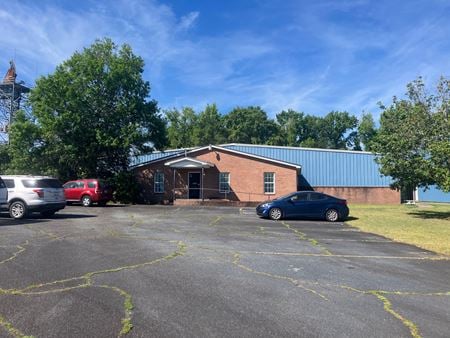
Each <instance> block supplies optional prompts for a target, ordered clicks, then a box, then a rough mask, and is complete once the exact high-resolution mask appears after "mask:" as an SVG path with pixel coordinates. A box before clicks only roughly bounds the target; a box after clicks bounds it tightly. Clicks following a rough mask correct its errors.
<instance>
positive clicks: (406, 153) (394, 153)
mask: <svg viewBox="0 0 450 338" xmlns="http://www.w3.org/2000/svg"><path fill="white" fill-rule="evenodd" d="M449 84H450V82H449V80H446V79H444V78H441V80H440V81H439V83H438V86H437V89H436V91H435V93H434V94H431V95H430V94H427V93H426V91H425V84H424V82H423V80H422V79H421V78H418V79H417V80H415V81H413V82H412V83H410V84H408V86H407V88H408V93H407V97H406V98H405V99H402V100H399V99H397V98H395V97H394V99H393V102H392V104H391V105H390V106H389V107H385V106H382V109H383V110H384V111H383V113H382V115H381V118H380V129H379V131H378V134H377V136H376V138H375V139H374V142H373V145H374V150H375V151H376V152H377V153H378V154H379V157H378V162H379V163H380V165H381V172H382V173H383V174H384V175H388V176H391V177H392V178H393V179H394V182H393V186H394V187H397V188H404V187H406V188H414V187H417V186H419V187H427V186H429V185H432V184H437V185H438V186H439V187H440V188H442V189H443V190H444V191H450V121H449V118H448V107H449V103H450V100H449V95H448V93H449V92H450V85H449Z"/></svg>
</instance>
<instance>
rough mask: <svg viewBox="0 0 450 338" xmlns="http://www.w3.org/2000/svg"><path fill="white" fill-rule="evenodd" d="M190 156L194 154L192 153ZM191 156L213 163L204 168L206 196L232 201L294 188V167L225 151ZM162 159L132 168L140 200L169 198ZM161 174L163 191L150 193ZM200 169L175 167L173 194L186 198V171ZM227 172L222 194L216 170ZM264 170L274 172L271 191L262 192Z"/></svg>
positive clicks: (169, 174) (169, 173) (170, 181)
mask: <svg viewBox="0 0 450 338" xmlns="http://www.w3.org/2000/svg"><path fill="white" fill-rule="evenodd" d="M193 157H194V156H193ZM195 158H197V159H198V160H201V161H205V162H210V163H213V164H214V167H212V168H206V169H204V181H203V186H204V188H205V190H204V197H205V198H206V199H220V198H225V197H226V198H227V199H230V200H234V201H244V202H252V201H264V200H267V199H273V198H276V197H278V196H281V195H285V194H287V193H290V192H292V191H295V190H296V189H297V170H296V169H295V168H293V167H290V166H284V165H278V164H274V163H273V162H270V161H265V160H259V159H255V158H251V157H248V156H245V155H239V154H234V153H231V152H226V151H218V150H212V151H209V150H204V151H202V152H198V153H195ZM165 162H166V161H164V160H163V161H159V162H156V163H154V164H149V165H147V166H142V167H139V168H136V169H134V172H135V174H136V177H137V179H138V181H139V182H140V184H141V186H142V196H141V197H142V198H141V199H142V201H143V202H145V203H162V202H168V201H172V200H173V192H172V189H173V169H171V168H168V167H166V166H164V163H165ZM157 171H160V172H163V173H164V180H165V182H164V188H165V189H164V190H165V192H164V193H161V194H156V193H154V190H153V189H154V188H153V187H154V174H155V173H156V172H157ZM189 172H201V169H177V170H176V179H175V180H176V185H175V188H176V189H175V191H176V197H177V198H187V188H188V173H189ZM220 172H228V173H230V190H231V191H230V193H228V194H227V195H226V196H225V194H224V193H219V173H220ZM264 172H273V173H275V194H264V186H263V175H264Z"/></svg>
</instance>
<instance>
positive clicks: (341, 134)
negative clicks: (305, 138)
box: [318, 111, 359, 149]
mask: <svg viewBox="0 0 450 338" xmlns="http://www.w3.org/2000/svg"><path fill="white" fill-rule="evenodd" d="M357 125H358V119H357V118H356V117H355V116H353V115H350V114H349V113H347V112H339V111H332V112H330V113H328V114H327V115H325V116H324V117H323V119H322V120H321V121H320V123H319V128H320V129H319V130H318V134H319V144H320V145H319V146H320V147H323V148H330V149H354V148H355V146H359V144H356V143H357V142H355V140H356V136H357V132H356V130H355V129H356V127H357Z"/></svg>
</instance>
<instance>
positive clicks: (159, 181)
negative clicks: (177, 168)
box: [155, 172, 164, 193]
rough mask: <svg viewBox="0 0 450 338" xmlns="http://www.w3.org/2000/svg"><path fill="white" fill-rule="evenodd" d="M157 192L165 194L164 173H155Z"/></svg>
mask: <svg viewBox="0 0 450 338" xmlns="http://www.w3.org/2000/svg"><path fill="white" fill-rule="evenodd" d="M155 192H156V193H163V192H164V173H162V172H157V173H155Z"/></svg>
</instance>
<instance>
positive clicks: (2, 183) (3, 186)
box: [0, 178, 6, 188]
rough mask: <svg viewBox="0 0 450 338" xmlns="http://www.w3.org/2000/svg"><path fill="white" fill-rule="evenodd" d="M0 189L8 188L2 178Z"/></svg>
mask: <svg viewBox="0 0 450 338" xmlns="http://www.w3.org/2000/svg"><path fill="white" fill-rule="evenodd" d="M0 188H6V185H5V182H3V180H2V179H1V178H0Z"/></svg>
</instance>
